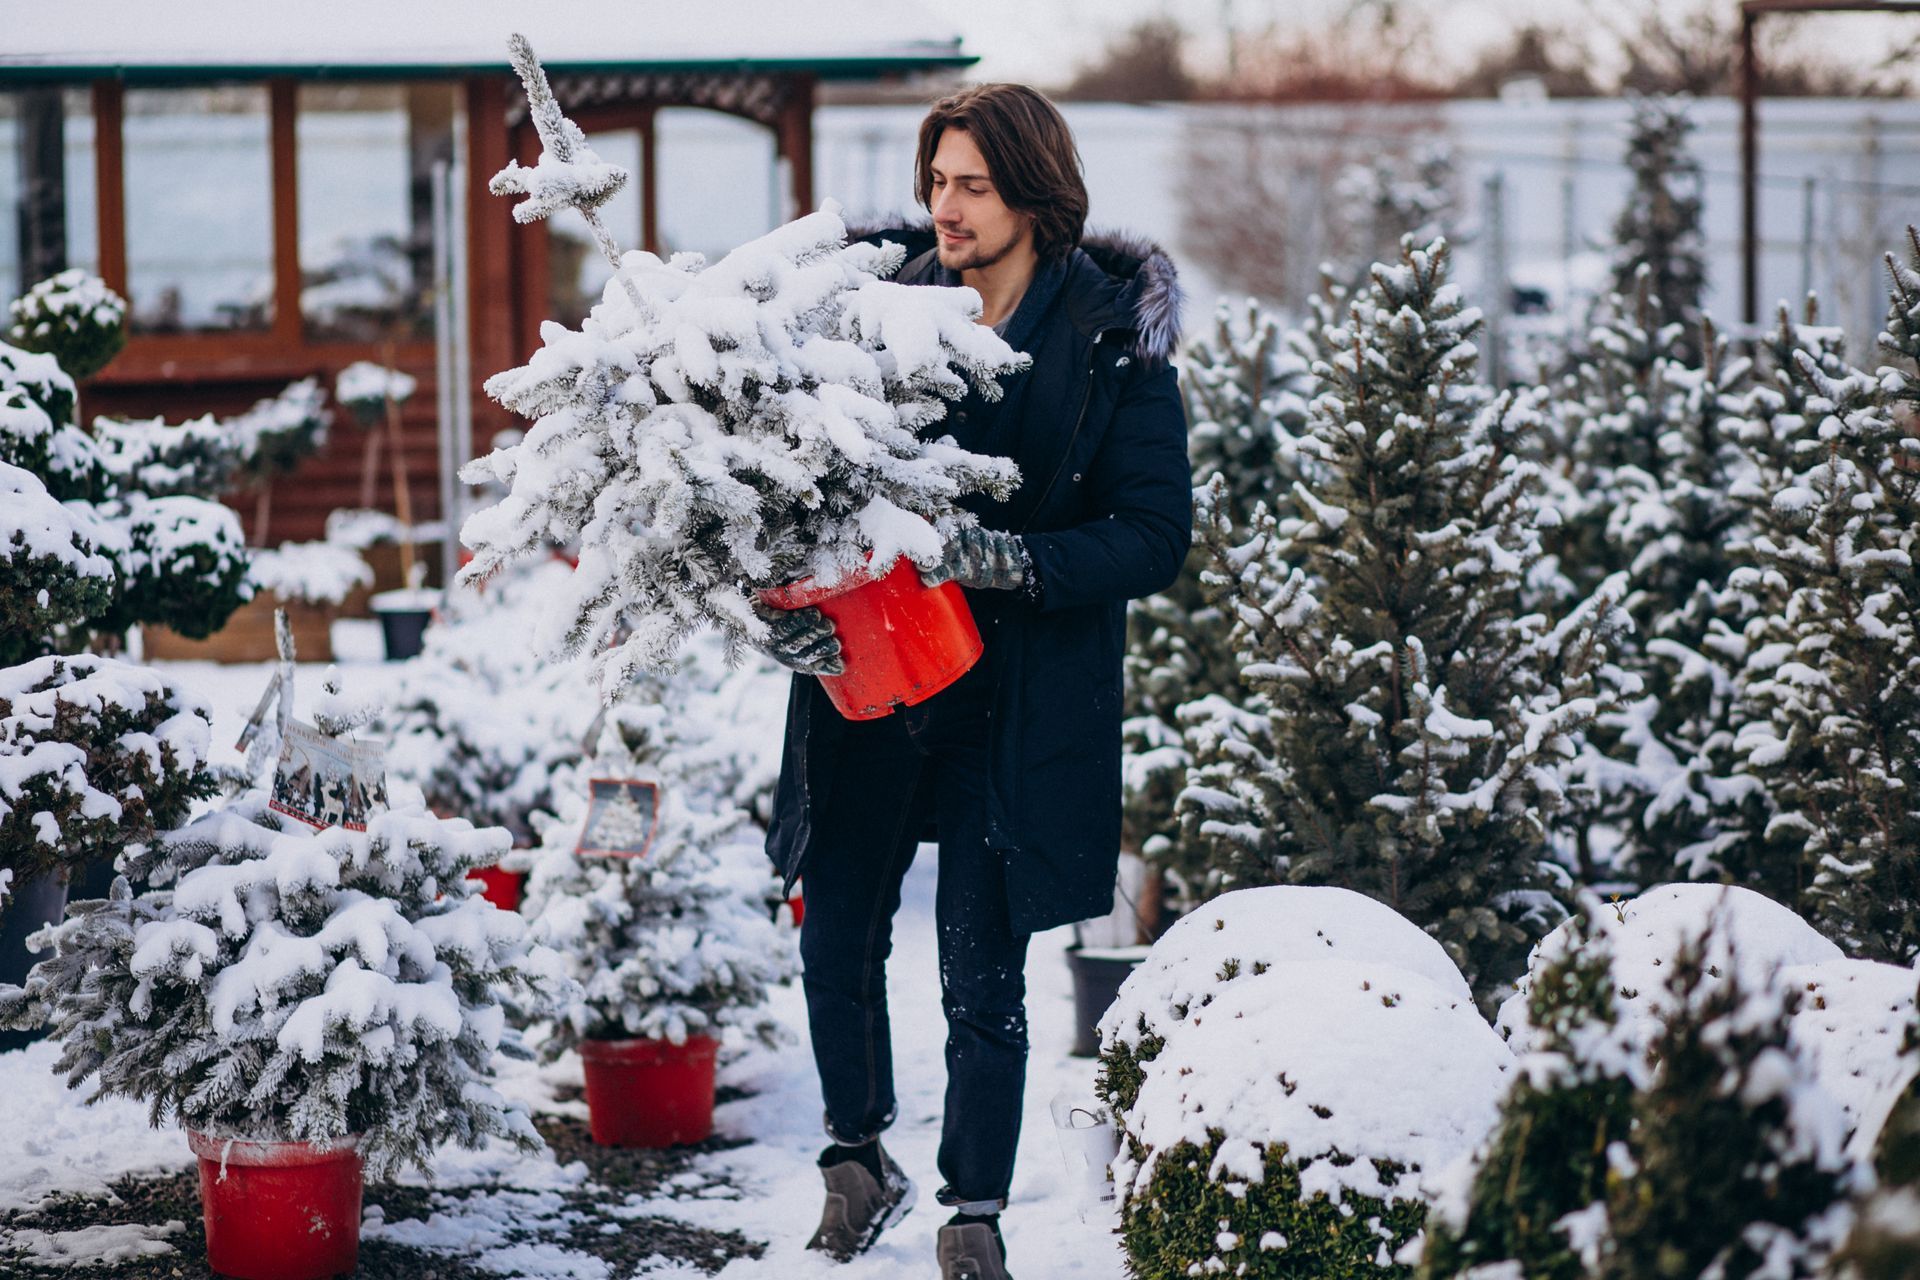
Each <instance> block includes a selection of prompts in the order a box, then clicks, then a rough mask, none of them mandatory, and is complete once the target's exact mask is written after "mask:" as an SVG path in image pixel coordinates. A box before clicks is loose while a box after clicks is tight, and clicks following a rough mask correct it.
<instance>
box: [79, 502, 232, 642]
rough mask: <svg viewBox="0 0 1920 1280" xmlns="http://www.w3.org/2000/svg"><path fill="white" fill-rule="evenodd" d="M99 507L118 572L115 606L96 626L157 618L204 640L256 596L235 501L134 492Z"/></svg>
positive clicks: (110, 628)
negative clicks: (154, 496)
mask: <svg viewBox="0 0 1920 1280" xmlns="http://www.w3.org/2000/svg"><path fill="white" fill-rule="evenodd" d="M94 510H95V513H96V516H97V519H96V522H95V527H96V528H99V529H101V530H102V536H101V539H100V546H101V550H102V551H103V552H104V553H105V554H106V555H108V556H110V557H111V558H112V559H113V560H114V562H115V567H116V570H117V572H116V574H115V588H116V589H115V591H114V599H113V607H112V608H111V609H109V610H108V611H107V612H106V613H105V614H103V615H102V616H100V617H98V618H96V619H94V621H93V623H92V625H93V627H94V628H95V629H96V630H99V631H105V632H109V633H113V632H121V631H125V630H126V629H127V628H128V627H131V626H136V625H138V624H141V623H157V624H159V625H160V626H164V627H170V628H172V629H173V630H175V631H177V632H179V633H180V634H181V635H183V636H186V637H188V638H190V639H194V640H199V639H203V638H205V637H207V636H210V635H212V634H213V633H214V632H216V631H218V630H219V629H220V628H221V627H223V626H225V625H226V622H227V619H228V618H230V617H232V616H233V612H234V610H236V609H238V608H239V607H240V606H241V605H243V604H245V603H246V602H247V601H249V600H251V599H253V580H252V578H251V577H250V576H249V566H250V561H251V557H250V554H249V552H248V551H247V540H246V535H245V534H243V533H242V532H241V531H240V518H239V517H238V516H236V515H235V514H234V513H233V509H232V508H231V507H227V506H224V505H222V504H221V503H218V502H209V501H207V500H206V499H204V498H191V497H187V496H185V495H181V496H177V497H170V498H149V497H147V496H146V495H145V494H141V493H131V494H128V495H127V496H125V497H123V498H114V499H112V500H110V501H108V502H105V503H102V504H100V505H99V506H97V507H96V508H95V509H94ZM108 531H110V532H108Z"/></svg>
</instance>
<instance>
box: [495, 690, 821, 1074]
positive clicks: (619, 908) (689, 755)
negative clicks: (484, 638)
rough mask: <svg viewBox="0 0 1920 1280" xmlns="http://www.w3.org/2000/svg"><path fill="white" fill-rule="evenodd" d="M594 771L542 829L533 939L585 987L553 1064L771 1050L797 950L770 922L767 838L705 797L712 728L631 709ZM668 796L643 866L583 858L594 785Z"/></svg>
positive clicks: (528, 902) (530, 903)
mask: <svg viewBox="0 0 1920 1280" xmlns="http://www.w3.org/2000/svg"><path fill="white" fill-rule="evenodd" d="M612 710H613V714H612V721H613V722H612V723H611V724H610V725H609V727H608V731H607V733H606V735H604V736H603V740H602V741H603V746H602V748H601V750H600V752H599V754H598V756H597V758H596V759H594V760H590V761H587V762H586V763H584V764H583V765H582V766H581V767H580V768H579V770H578V771H577V780H576V781H575V783H574V785H573V786H571V787H567V788H566V789H564V790H560V791H559V792H558V795H557V800H558V807H559V815H558V816H557V817H553V816H550V815H539V816H537V817H536V819H535V826H536V828H537V829H538V831H539V833H540V847H539V849H538V850H537V851H536V852H535V854H534V857H533V870H532V874H531V876H530V878H529V880H528V883H527V892H526V899H525V901H524V902H523V903H522V905H521V911H522V912H523V913H524V914H525V915H526V916H527V917H528V918H529V919H530V920H531V921H532V929H533V934H534V936H535V937H536V938H538V939H539V940H540V941H542V942H544V943H547V944H548V945H550V946H552V947H554V948H555V949H556V950H558V951H560V952H562V953H563V954H564V955H566V956H567V957H568V959H569V962H570V964H571V965H572V971H573V973H574V975H575V976H576V977H577V978H578V979H579V980H580V982H581V984H582V986H581V992H580V995H579V997H578V998H577V999H576V1000H575V1001H574V1002H573V1003H572V1004H571V1005H570V1006H569V1007H568V1008H567V1009H566V1010H565V1011H564V1013H563V1016H562V1017H561V1018H560V1019H559V1020H558V1022H557V1023H556V1025H555V1027H554V1028H553V1032H552V1034H551V1036H550V1037H549V1038H548V1040H547V1041H546V1043H545V1046H544V1049H543V1053H544V1054H546V1055H547V1056H549V1057H552V1056H557V1055H558V1054H560V1053H561V1052H562V1051H564V1050H566V1049H568V1048H570V1047H572V1046H574V1045H576V1044H578V1043H579V1041H581V1040H583V1039H614V1040H618V1039H628V1038H643V1039H667V1040H672V1041H674V1042H676V1043H677V1042H680V1041H683V1040H685V1039H686V1037H688V1036H690V1035H709V1036H715V1037H718V1036H720V1035H721V1034H722V1033H723V1032H724V1031H725V1030H726V1029H727V1028H729V1027H733V1028H738V1029H740V1030H741V1031H744V1032H747V1033H749V1034H752V1035H755V1036H758V1037H760V1038H762V1039H764V1040H771V1039H772V1038H773V1037H774V1035H775V1033H776V1025H775V1023H774V1022H773V1021H772V1019H771V1018H770V1017H769V1016H768V1015H767V1012H766V1009H765V1002H766V998H767V991H768V988H769V987H771V986H773V985H774V984H775V983H778V982H783V981H785V980H787V979H788V978H790V977H791V976H792V975H793V973H794V971H795V956H794V952H793V947H792V943H791V940H790V938H788V937H786V936H784V935H782V934H781V933H780V932H779V931H778V930H777V929H776V928H775V926H774V924H773V922H772V919H771V917H770V915H769V913H768V911H767V906H766V899H767V891H766V886H767V865H766V854H765V853H764V851H763V850H762V847H761V846H762V842H763V837H762V833H761V832H760V830H759V829H758V828H757V827H755V826H754V825H753V823H752V821H751V819H750V818H749V817H748V815H747V814H746V813H745V812H744V811H743V810H741V809H739V808H736V807H735V806H734V805H733V804H732V803H730V802H729V801H728V800H726V799H725V798H724V797H721V796H717V795H715V794H714V793H713V791H712V790H711V789H710V788H709V786H707V785H704V784H703V780H702V777H701V774H702V772H703V771H702V770H701V769H700V768H699V764H698V761H699V759H700V754H701V753H700V744H701V739H702V738H703V737H705V736H706V733H707V726H705V725H703V724H701V723H699V722H698V721H696V720H694V719H692V718H690V717H688V716H687V715H686V714H685V713H684V711H683V710H681V711H670V710H669V709H668V708H667V707H664V706H661V705H658V704H631V703H629V704H623V705H620V706H617V707H615V708H613V709H612ZM596 776H605V777H617V778H629V779H634V780H638V781H648V782H653V783H655V784H657V786H658V787H659V808H658V817H657V825H656V827H655V830H654V835H653V842H652V844H651V845H650V846H649V848H648V849H647V852H646V853H645V855H644V856H642V857H638V858H602V857H585V858H583V857H579V856H577V855H576V854H575V853H574V849H575V847H576V846H577V845H578V843H579V840H580V835H581V831H582V829H583V827H584V824H585V822H586V818H587V799H586V780H587V779H588V778H591V777H596Z"/></svg>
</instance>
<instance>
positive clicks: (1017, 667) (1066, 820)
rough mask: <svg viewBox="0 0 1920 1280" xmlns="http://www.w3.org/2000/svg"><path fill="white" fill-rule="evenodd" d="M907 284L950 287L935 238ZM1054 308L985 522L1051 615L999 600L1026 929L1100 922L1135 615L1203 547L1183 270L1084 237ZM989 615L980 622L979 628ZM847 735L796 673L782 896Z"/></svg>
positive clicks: (900, 235)
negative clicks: (1023, 555)
mask: <svg viewBox="0 0 1920 1280" xmlns="http://www.w3.org/2000/svg"><path fill="white" fill-rule="evenodd" d="M864 238H866V239H871V240H891V241H896V242H899V243H901V244H902V245H904V246H905V248H906V251H907V262H906V264H905V265H904V266H903V267H902V268H901V270H900V272H899V274H898V276H897V277H896V278H897V279H899V280H900V281H902V282H903V283H907V284H932V283H940V282H941V281H942V280H943V279H945V278H947V276H946V273H945V272H943V271H942V269H941V268H940V266H939V262H938V258H937V255H936V253H935V251H934V236H933V232H932V230H931V228H929V227H927V226H924V225H922V226H918V227H888V228H884V229H880V230H876V231H870V232H867V233H866V234H865V236H864ZM1060 266H1061V267H1062V268H1064V270H1063V271H1062V273H1061V274H1060V275H1059V277H1058V281H1057V283H1058V289H1057V292H1056V293H1055V294H1054V296H1053V298H1052V300H1051V301H1050V302H1049V303H1048V304H1047V307H1046V310H1045V311H1044V312H1043V313H1041V314H1040V315H1039V316H1038V317H1037V319H1035V320H1033V321H1032V322H1031V325H1032V329H1031V336H1030V337H1029V338H1028V339H1027V340H1026V341H1024V342H1021V343H1020V346H1021V348H1022V349H1023V350H1026V351H1028V352H1030V353H1031V354H1032V355H1033V364H1032V365H1031V367H1030V368H1029V369H1027V370H1026V371H1024V372H1022V373H1020V374H1016V375H1014V377H1015V378H1019V379H1024V380H1026V382H1025V385H1024V386H1019V387H1014V386H1013V385H1012V380H1009V393H1008V396H1007V401H1008V404H1009V406H1011V407H1012V412H1013V416H1012V420H1011V421H1006V422H1002V423H1001V424H1000V425H999V429H998V430H996V432H995V435H996V437H998V438H999V439H1001V440H1003V441H1004V442H1005V443H1006V444H1007V445H1008V446H1009V451H1010V453H1011V456H1012V457H1013V459H1014V461H1015V462H1017V463H1018V464H1019V466H1020V475H1021V483H1020V487H1019V489H1018V491H1017V492H1016V493H1015V494H1014V495H1013V498H1012V499H1011V500H1010V501H1009V502H1007V503H1004V504H991V505H989V506H986V507H984V508H976V510H978V511H979V514H981V516H982V523H983V524H986V525H988V526H989V527H993V528H1002V529H1007V530H1010V531H1012V532H1015V533H1019V534H1022V535H1023V536H1024V538H1025V540H1026V544H1027V549H1028V551H1029V552H1030V554H1031V555H1032V557H1033V562H1034V568H1035V570H1036V571H1037V574H1038V576H1039V579H1040V583H1041V591H1042V598H1041V602H1040V604H1039V606H1038V607H1037V608H1036V607H1035V606H1033V605H1032V604H1030V603H1029V602H1028V601H1027V600H1025V599H1024V598H1022V597H1021V595H1020V593H1017V592H992V593H980V594H981V595H991V596H992V597H994V598H993V599H992V600H991V601H985V600H982V601H980V603H981V604H983V605H989V606H990V609H991V613H992V615H993V623H992V626H991V628H990V630H985V629H983V630H984V637H985V640H986V652H985V655H984V656H983V657H982V659H981V660H982V661H983V662H985V663H987V664H989V667H990V675H991V677H992V681H993V702H992V713H991V724H992V729H991V731H990V740H989V743H988V756H987V773H988V778H987V804H988V815H987V821H988V832H989V839H990V840H991V841H992V843H993V845H994V847H996V848H998V849H1001V850H1003V851H1004V852H1005V856H1006V862H1007V890H1008V896H1009V903H1008V907H1009V910H1010V913H1011V917H1012V924H1013V927H1014V929H1015V930H1016V931H1018V932H1023V933H1031V932H1036V931H1038V930H1041V929H1046V928H1050V927H1052V926H1054V925H1058V924H1064V923H1066V922H1067V921H1070V920H1082V919H1086V918H1088V917H1091V916H1096V915H1103V914H1105V913H1106V912H1107V910H1108V909H1109V908H1110V907H1111V906H1112V902H1113V884H1114V873H1115V868H1116V863H1117V859H1118V856H1119V847H1120V845H1119V841H1120V707H1121V657H1122V654H1123V653H1124V652H1125V648H1126V609H1127V601H1128V600H1131V599H1135V598H1137V597H1140V596H1145V595H1151V594H1152V593H1154V592H1156V591H1161V590H1164V589H1165V588H1167V587H1168V586H1170V585H1171V584H1172V583H1173V580H1174V578H1175V577H1176V576H1177V575H1178V574H1179V571H1180V566H1181V563H1182V561H1183V560H1184V559H1185V558H1186V554H1187V548H1188V545H1189V543H1190V541H1191V537H1192V519H1193V516H1192V490H1191V480H1190V478H1189V471H1188V463H1187V430H1186V417H1185V414H1184V411H1183V410H1182V408H1181V403H1180V396H1179V391H1178V388H1177V386H1176V384H1175V375H1174V370H1173V368H1172V366H1171V364H1170V363H1169V358H1170V357H1171V356H1172V354H1173V352H1174V349H1175V346H1176V344H1177V342H1178V330H1179V312H1180V290H1179V284H1178V280H1177V277H1176V275H1175V272H1174V268H1173V264H1172V262H1171V261H1170V260H1169V259H1168V258H1167V256H1166V255H1165V254H1164V253H1163V252H1161V251H1160V249H1159V248H1158V247H1157V246H1155V245H1153V244H1151V243H1149V242H1146V241H1143V240H1139V239H1136V238H1130V237H1123V236H1115V235H1098V234H1090V235H1088V236H1086V237H1084V238H1083V239H1082V240H1081V243H1080V245H1079V247H1077V248H1075V249H1073V250H1071V251H1070V252H1069V253H1068V255H1067V257H1066V260H1065V261H1064V263H1062V264H1060ZM976 612H978V610H976ZM846 724H847V722H846V721H845V720H843V719H842V718H841V717H840V715H839V713H838V712H836V711H835V710H834V709H833V704H832V703H830V702H829V701H828V700H827V696H826V693H825V692H824V691H823V690H822V689H821V687H820V682H819V681H818V680H817V679H815V678H814V677H812V676H805V675H795V676H794V678H793V685H792V691H791V693H790V695H789V699H788V704H787V727H786V746H785V755H784V757H783V759H782V761H781V767H780V781H779V784H778V788H777V790H776V791H775V794H774V807H773V818H772V822H771V823H770V824H769V827H768V833H767V852H768V855H769V856H770V857H771V858H772V859H773V861H774V864H775V866H776V867H778V868H779V870H780V871H781V872H782V874H784V876H785V877H786V881H787V889H788V891H789V892H791V891H792V887H793V882H794V880H795V879H796V878H797V877H798V876H800V875H801V874H802V873H803V872H804V871H805V868H806V861H807V857H808V855H809V853H810V851H811V850H810V845H811V843H812V838H813V826H812V820H811V815H812V812H813V810H814V807H815V806H817V805H820V804H822V803H823V802H824V800H825V797H826V796H827V795H828V794H829V793H831V792H832V791H833V790H835V789H837V788H840V787H857V786H859V785H860V780H859V779H858V778H851V777H845V776H842V771H841V770H840V769H838V768H837V767H836V766H837V759H836V757H837V754H838V753H837V752H836V749H835V748H836V743H837V741H838V740H839V738H840V736H841V734H842V732H843V731H844V728H845V726H846Z"/></svg>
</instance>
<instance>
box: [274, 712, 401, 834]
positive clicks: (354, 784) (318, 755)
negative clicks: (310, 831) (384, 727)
mask: <svg viewBox="0 0 1920 1280" xmlns="http://www.w3.org/2000/svg"><path fill="white" fill-rule="evenodd" d="M267 807H268V808H270V809H272V810H273V811H274V812H276V813H284V814H286V815H287V816H288V817H290V818H298V819H299V820H300V821H302V822H304V823H306V824H307V825H308V826H311V827H319V828H322V829H325V828H327V827H345V828H346V829H347V830H349V831H365V830H366V829H367V819H368V818H369V817H371V816H372V815H374V814H376V813H385V812H386V809H387V770H386V753H385V752H384V751H382V750H381V749H380V748H379V747H377V746H374V745H373V744H371V743H366V742H354V741H351V740H349V739H346V738H330V737H328V736H327V735H326V734H324V733H321V732H320V731H319V730H318V729H316V728H314V727H313V726H312V725H310V724H302V723H301V722H300V721H298V720H296V721H294V722H293V724H292V725H291V726H290V727H289V729H288V731H287V736H286V739H285V740H284V741H283V742H281V744H280V762H279V764H278V765H277V766H276V767H275V768H274V771H273V796H272V798H271V799H270V800H268V802H267Z"/></svg>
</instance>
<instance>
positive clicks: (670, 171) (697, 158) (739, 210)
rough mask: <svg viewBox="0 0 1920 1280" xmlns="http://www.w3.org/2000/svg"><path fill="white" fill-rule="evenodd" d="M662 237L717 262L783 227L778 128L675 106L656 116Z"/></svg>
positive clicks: (667, 244)
mask: <svg viewBox="0 0 1920 1280" xmlns="http://www.w3.org/2000/svg"><path fill="white" fill-rule="evenodd" d="M654 139H655V145H656V146H657V147H658V148H659V156H660V239H661V242H662V244H661V247H662V248H663V249H665V250H667V251H668V252H673V251H675V250H678V249H693V250H697V251H698V252H700V253H704V254H706V255H707V257H708V258H710V259H712V258H718V257H719V256H720V255H722V254H724V253H726V252H728V251H729V250H731V249H734V248H737V247H738V246H740V245H742V244H744V243H746V242H747V241H748V240H751V239H753V238H754V237H755V236H761V235H765V234H766V233H767V232H769V231H771V230H773V229H774V228H775V227H777V226H779V225H780V224H781V223H782V222H784V221H785V220H786V219H785V216H784V207H783V206H784V203H785V199H786V194H785V192H783V191H781V190H780V189H779V187H780V184H779V182H778V178H777V166H776V165H775V163H774V158H775V147H774V138H773V130H771V129H769V128H767V127H766V126H765V125H760V124H755V123H754V122H753V121H751V120H747V119H743V118H741V117H740V116H733V115H727V114H726V113H724V112H720V111H705V110H702V109H700V108H699V107H670V108H667V109H665V110H663V111H661V112H660V113H659V115H658V116H656V117H655V124H654Z"/></svg>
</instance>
